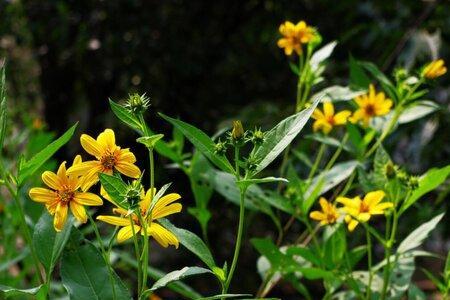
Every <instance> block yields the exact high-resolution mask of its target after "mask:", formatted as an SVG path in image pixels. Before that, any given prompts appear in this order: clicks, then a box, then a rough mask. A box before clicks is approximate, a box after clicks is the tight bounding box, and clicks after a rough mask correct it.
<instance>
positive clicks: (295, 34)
mask: <svg viewBox="0 0 450 300" xmlns="http://www.w3.org/2000/svg"><path fill="white" fill-rule="evenodd" d="M279 30H280V33H281V34H282V35H283V37H282V38H281V39H279V40H278V43H277V44H278V47H280V48H284V53H285V54H286V55H291V54H292V52H293V51H295V52H296V53H297V54H298V55H301V54H302V44H307V43H309V42H310V41H311V40H312V39H313V38H314V35H315V31H314V28H312V27H310V26H308V25H306V23H305V22H304V21H300V22H298V23H297V25H294V24H293V23H291V22H289V21H286V22H284V24H281V25H280V28H279Z"/></svg>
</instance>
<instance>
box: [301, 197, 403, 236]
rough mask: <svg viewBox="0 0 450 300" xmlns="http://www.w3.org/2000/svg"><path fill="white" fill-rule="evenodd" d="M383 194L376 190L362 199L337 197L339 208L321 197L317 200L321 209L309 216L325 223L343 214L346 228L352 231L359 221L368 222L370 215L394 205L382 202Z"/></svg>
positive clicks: (335, 219)
mask: <svg viewBox="0 0 450 300" xmlns="http://www.w3.org/2000/svg"><path fill="white" fill-rule="evenodd" d="M385 195H386V194H385V193H384V192H383V191H381V190H378V191H373V192H369V193H367V194H366V195H365V196H364V199H361V198H360V197H359V196H356V197H354V198H347V197H338V198H337V202H339V203H341V204H343V207H341V208H337V207H336V206H335V205H334V204H333V203H330V202H328V201H327V200H326V199H325V198H323V197H322V198H320V200H319V204H320V206H321V209H322V211H313V212H311V213H310V215H309V216H310V218H311V219H313V220H316V221H319V222H320V224H321V225H327V224H334V223H336V222H338V220H339V218H340V216H341V215H344V220H345V222H346V223H347V224H348V230H349V231H350V232H352V231H353V230H355V228H356V226H357V225H358V224H359V223H365V222H368V221H369V220H370V218H371V216H372V215H383V214H384V213H385V210H387V209H389V208H392V207H393V206H394V204H393V203H392V202H382V200H383V198H384V197H385Z"/></svg>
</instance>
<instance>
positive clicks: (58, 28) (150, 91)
mask: <svg viewBox="0 0 450 300" xmlns="http://www.w3.org/2000/svg"><path fill="white" fill-rule="evenodd" d="M285 20H291V21H293V22H297V21H299V20H305V21H306V22H307V23H308V24H311V25H312V26H315V27H317V29H318V30H319V31H320V33H321V35H322V36H323V38H324V43H327V42H330V41H333V40H337V41H338V43H339V44H338V46H337V48H336V50H335V52H334V54H333V55H332V58H331V60H330V64H329V65H328V67H327V71H326V74H325V75H326V81H325V83H323V84H322V87H325V86H328V85H332V84H343V85H345V84H346V83H347V82H348V72H349V71H348V57H349V55H350V54H351V55H353V56H354V57H356V58H357V59H360V60H369V61H372V62H375V63H376V64H377V65H379V66H380V68H382V69H383V70H384V71H386V72H391V71H392V70H393V69H394V68H395V67H396V66H404V67H407V68H411V67H413V66H414V67H418V66H419V65H422V64H424V63H425V62H427V61H429V60H430V59H432V58H436V57H442V58H444V59H446V58H447V64H448V61H449V59H448V58H449V57H450V56H449V54H450V47H449V43H448V41H450V2H449V1H434V0H430V1H411V0H402V1H399V0H397V1H392V0H381V1H357V0H347V1H339V2H336V1H333V0H315V1H312V0H311V1H256V0H255V1H183V0H177V1H144V0H141V1H139V0H124V1H86V0H85V1H75V0H73V1H57V0H55V1H18V0H11V1H5V0H0V57H1V58H6V60H7V78H8V96H9V102H10V110H11V111H12V113H11V115H12V118H13V121H14V124H16V125H15V126H16V127H18V130H20V127H21V126H22V127H24V126H26V125H27V124H28V125H30V124H31V125H32V124H33V122H36V120H42V121H43V124H45V126H46V127H47V128H48V129H50V130H51V131H54V132H55V133H57V134H60V133H62V132H64V131H65V130H66V129H67V128H68V127H69V126H70V125H71V124H73V123H74V122H76V121H79V122H80V125H79V131H78V135H79V134H80V133H81V132H86V133H89V134H91V135H95V136H96V135H97V134H98V133H99V132H100V131H101V130H103V128H105V127H112V128H114V129H116V132H117V135H118V138H117V139H118V141H119V144H121V145H124V146H125V145H131V144H132V143H133V142H134V139H135V138H136V137H135V136H134V134H132V133H131V131H130V130H128V129H126V128H124V126H122V125H120V124H119V122H118V121H117V120H116V119H115V118H114V116H113V114H112V113H111V112H110V110H109V106H108V101H107V100H108V98H111V99H113V100H115V101H120V100H121V99H124V98H126V97H127V95H128V94H129V93H131V92H139V93H144V92H146V93H147V95H148V96H150V98H151V100H152V107H151V112H150V115H149V117H148V121H149V122H150V124H151V127H152V128H153V129H155V130H157V131H162V132H164V133H169V132H170V130H171V128H170V127H169V126H168V125H167V124H166V123H164V122H163V121H162V120H161V119H159V118H158V117H157V114H156V112H157V111H161V112H164V113H165V114H167V115H170V116H179V117H180V118H182V119H183V120H185V121H187V122H189V123H192V124H195V125H196V126H197V127H199V128H202V129H204V130H205V131H207V132H208V133H213V132H215V131H216V130H217V129H218V128H219V127H221V126H222V127H223V126H224V124H225V125H229V120H231V119H233V118H237V117H239V118H241V119H242V120H243V122H244V125H245V126H247V127H250V126H253V125H255V124H258V125H262V126H263V127H264V128H268V127H269V126H271V125H272V124H274V123H276V122H277V121H279V120H280V119H281V118H283V117H286V116H287V115H289V114H290V113H291V112H292V111H293V104H294V102H295V101H294V99H295V86H296V78H295V76H294V75H293V74H292V73H291V71H290V70H289V67H288V60H289V58H286V57H285V55H284V53H283V51H281V50H280V49H278V48H277V46H276V41H277V39H278V37H279V35H278V26H279V24H281V23H282V22H283V21H285ZM449 82H450V79H449V76H448V75H447V76H445V77H444V78H442V79H441V80H439V85H438V86H436V87H435V88H434V89H433V90H432V93H431V95H430V96H431V99H433V100H434V101H437V102H438V103H439V104H441V105H443V106H444V107H448V106H449V102H448V95H449V92H450V88H449ZM449 123H450V118H449V114H448V110H443V111H440V112H438V113H436V114H433V115H432V116H430V117H427V118H425V119H421V120H420V121H418V122H415V123H413V124H409V125H406V126H403V127H401V128H400V130H398V131H397V133H396V134H395V135H394V136H393V137H392V138H391V139H390V141H389V143H388V145H389V148H390V150H391V153H393V158H394V159H395V160H396V162H397V163H400V164H404V165H405V168H407V169H408V170H410V171H411V172H413V173H422V172H423V171H424V170H426V169H428V168H430V167H432V166H444V165H446V164H448V163H449V161H450V158H449V157H450V143H449V136H450V135H449V134H448V128H449ZM21 124H25V125H21ZM34 124H35V125H36V123H34ZM37 125H39V124H37ZM78 135H77V138H75V139H73V141H72V142H71V144H70V145H69V146H68V147H66V148H65V152H61V151H60V153H58V156H59V157H58V158H60V159H67V160H70V159H71V157H72V156H73V155H74V154H75V153H79V152H80V151H81V149H80V146H79V143H78ZM135 148H138V147H137V146H136V147H135ZM132 150H134V151H136V152H137V156H138V157H142V158H145V157H146V156H145V152H144V151H143V150H144V149H132ZM158 163H159V166H160V167H159V172H158V174H159V175H160V177H158V178H160V180H158V183H159V184H163V183H165V182H167V181H173V182H175V184H174V187H175V189H176V190H178V191H181V193H183V195H184V200H183V201H184V203H185V204H186V206H187V205H190V204H191V203H192V199H191V196H190V190H189V185H188V181H187V180H186V178H185V177H184V176H183V175H181V174H180V172H178V171H176V170H167V169H165V168H164V164H165V163H167V161H165V160H163V159H160V160H158ZM145 165H146V163H142V167H144V166H145ZM211 207H212V208H213V221H214V220H220V222H212V223H211V225H210V236H211V246H212V248H213V249H214V251H215V252H216V253H217V254H218V255H219V257H220V258H222V259H226V258H229V257H230V249H231V245H233V234H234V230H235V225H236V208H235V207H234V206H232V205H231V204H229V203H225V202H224V201H223V200H221V198H220V197H219V196H215V199H214V200H213V203H212V205H211ZM431 209H432V208H430V210H431ZM419 214H423V216H429V214H430V211H422V212H419ZM173 219H174V222H175V223H176V224H178V225H180V226H182V227H186V228H190V229H192V230H193V231H195V230H197V229H198V228H197V224H196V223H195V221H194V220H193V218H192V217H191V216H189V215H188V214H187V213H185V214H184V216H183V217H182V218H178V219H176V218H173ZM266 221H267V220H265V219H264V217H257V218H256V221H254V222H256V223H252V226H250V228H249V229H250V231H249V233H248V235H249V236H258V235H264V234H266V231H269V232H270V230H273V227H271V225H270V224H266V223H268V222H266ZM411 222H413V223H415V222H417V220H411ZM258 224H260V225H261V226H259V225H258ZM448 236H449V234H448V232H447V233H445V232H442V233H441V235H440V236H438V237H436V239H435V240H437V241H440V242H444V241H445V239H447V243H448ZM153 248H154V249H155V248H156V247H153ZM441 251H442V249H441ZM158 255H159V256H158ZM167 257H169V258H170V259H169V261H167ZM243 258H244V259H243V260H242V263H241V265H240V267H239V269H238V274H237V275H236V276H237V280H236V286H234V288H235V289H236V290H237V291H246V290H251V291H253V290H255V289H256V288H257V286H258V284H259V278H258V277H257V275H256V274H255V270H256V267H255V258H256V253H255V251H254V250H253V249H251V246H250V245H246V246H245V247H244V253H243ZM151 259H152V261H153V263H154V264H156V265H157V266H158V267H160V268H162V269H164V270H166V271H169V270H173V269H175V268H179V267H180V266H183V264H185V263H186V261H187V260H189V259H191V261H190V262H189V263H190V264H192V263H193V262H194V263H195V261H196V260H195V259H193V258H191V257H189V258H186V257H183V255H182V254H180V253H177V252H176V251H175V250H169V251H167V252H161V253H160V254H157V255H154V256H152V258H151ZM193 284H194V286H196V287H198V288H199V289H200V290H201V291H208V290H209V289H210V287H208V284H207V283H202V282H194V283H193ZM285 288H287V287H285ZM286 293H287V294H289V292H286Z"/></svg>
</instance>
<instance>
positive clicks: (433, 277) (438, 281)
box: [422, 268, 445, 292]
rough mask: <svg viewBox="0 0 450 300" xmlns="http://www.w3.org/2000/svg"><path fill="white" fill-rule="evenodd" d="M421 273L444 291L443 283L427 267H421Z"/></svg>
mask: <svg viewBox="0 0 450 300" xmlns="http://www.w3.org/2000/svg"><path fill="white" fill-rule="evenodd" d="M422 271H423V273H424V274H425V275H426V276H427V277H428V279H430V280H431V282H433V284H434V285H435V286H436V287H437V288H438V290H439V291H441V292H444V291H445V285H444V283H443V282H441V280H440V279H439V278H437V277H436V276H435V275H433V273H431V272H430V271H428V270H427V269H424V268H422Z"/></svg>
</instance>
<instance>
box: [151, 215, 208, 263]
mask: <svg viewBox="0 0 450 300" xmlns="http://www.w3.org/2000/svg"><path fill="white" fill-rule="evenodd" d="M159 222H160V223H161V224H162V225H163V226H164V227H166V228H167V229H168V230H170V231H171V232H172V233H173V234H175V236H176V237H177V238H178V240H179V241H180V244H181V245H183V246H184V247H186V249H188V250H189V251H190V252H192V253H193V254H195V255H196V256H197V257H198V258H200V259H201V260H202V261H203V262H204V263H205V264H206V265H207V266H208V267H209V268H210V269H213V268H214V267H216V263H215V262H214V258H213V256H212V254H211V252H210V251H209V249H208V247H207V246H206V245H205V243H204V242H203V241H202V240H201V239H200V238H199V237H198V236H197V235H195V234H194V233H192V232H190V231H188V230H186V229H181V228H177V227H175V226H174V225H173V224H172V223H170V222H169V221H168V220H167V219H160V220H159Z"/></svg>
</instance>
